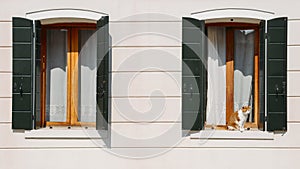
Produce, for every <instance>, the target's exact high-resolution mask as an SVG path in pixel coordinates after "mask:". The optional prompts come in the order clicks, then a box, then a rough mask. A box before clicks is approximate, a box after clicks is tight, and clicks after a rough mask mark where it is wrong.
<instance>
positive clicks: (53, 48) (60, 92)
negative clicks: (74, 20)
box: [46, 29, 67, 122]
mask: <svg viewBox="0 0 300 169" xmlns="http://www.w3.org/2000/svg"><path fill="white" fill-rule="evenodd" d="M46 78H47V80H46V86H47V87H46V121H51V122H65V121H66V115H67V104H66V101H67V30H64V29H52V30H47V70H46Z"/></svg>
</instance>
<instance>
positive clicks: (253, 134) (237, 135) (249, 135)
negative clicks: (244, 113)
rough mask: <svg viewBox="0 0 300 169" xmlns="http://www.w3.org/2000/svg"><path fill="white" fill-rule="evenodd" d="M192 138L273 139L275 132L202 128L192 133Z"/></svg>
mask: <svg viewBox="0 0 300 169" xmlns="http://www.w3.org/2000/svg"><path fill="white" fill-rule="evenodd" d="M190 138H191V139H220V140H222V139H223V140H225V139H226V140H227V139H234V140H273V139H274V134H273V133H269V132H263V131H244V132H240V131H228V130H201V131H200V132H198V133H195V134H191V136H190Z"/></svg>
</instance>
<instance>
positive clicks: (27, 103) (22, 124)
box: [12, 17, 34, 130]
mask: <svg viewBox="0 0 300 169" xmlns="http://www.w3.org/2000/svg"><path fill="white" fill-rule="evenodd" d="M33 64H34V63H33V22H32V21H31V20H28V19H24V18H15V17H14V18H13V82H12V87H13V89H12V92H13V93H12V128H13V129H28V130H30V129H32V127H33V93H34V92H33V69H32V67H33Z"/></svg>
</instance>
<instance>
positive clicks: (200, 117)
mask: <svg viewBox="0 0 300 169" xmlns="http://www.w3.org/2000/svg"><path fill="white" fill-rule="evenodd" d="M204 31H205V23H204V21H200V20H197V19H193V18H186V17H184V18H182V129H184V130H201V129H202V128H203V126H204V119H205V113H206V92H207V91H206V83H207V80H206V68H205V65H207V63H206V61H207V59H206V58H205V33H204Z"/></svg>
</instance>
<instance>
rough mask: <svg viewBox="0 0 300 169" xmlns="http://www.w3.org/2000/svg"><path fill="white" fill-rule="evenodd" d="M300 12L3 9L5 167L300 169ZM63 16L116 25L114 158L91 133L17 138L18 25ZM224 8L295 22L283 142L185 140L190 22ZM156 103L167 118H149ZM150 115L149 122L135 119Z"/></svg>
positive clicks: (4, 5) (1, 148) (135, 6)
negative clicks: (96, 15)
mask: <svg viewBox="0 0 300 169" xmlns="http://www.w3.org/2000/svg"><path fill="white" fill-rule="evenodd" d="M299 6H300V1H298V0H291V1H279V0H275V1H270V0H266V1H261V0H252V1H240V0H214V1H194V0H185V1H181V0H174V1H167V0H166V1H155V0H154V1H150V0H126V1H121V0H115V1H108V0H107V1H103V0H85V1H84V2H83V1H77V0H76V1H74V0H61V1H38V0H27V1H26V2H25V1H21V0H12V1H7V0H4V1H3V2H1V6H0V168H1V169H2V168H3V169H17V168H41V166H43V168H45V169H47V168H101V167H103V168H172V169H175V168H178V169H179V168H201V167H204V168H230V169H231V168H240V166H243V167H242V168H246V169H247V168H249V169H250V168H253V167H258V168H272V169H277V168H278V169H281V168H288V169H294V168H295V169H296V168H299V165H300V163H299V162H298V159H299V157H300V151H299V147H300V135H299V132H300V111H299V110H300V107H299V105H300V89H299V83H300V64H299V58H298V57H299V55H300V33H299V30H300V13H299V9H298V8H299ZM58 8H76V9H88V10H93V11H97V12H103V13H107V14H108V15H109V17H110V36H111V38H112V39H111V46H112V85H113V87H112V89H113V91H112V96H111V97H112V135H111V138H112V142H111V143H112V146H113V147H118V148H113V149H107V148H105V143H104V142H103V140H101V139H100V140H99V139H98V140H93V139H89V137H88V136H89V135H88V133H87V138H85V139H75V138H73V139H72V138H71V139H55V138H52V139H29V138H27V137H26V133H25V132H24V131H14V132H13V131H12V130H11V115H12V113H11V100H12V98H11V92H12V91H11V88H12V87H11V81H12V31H11V30H12V22H11V20H12V17H13V16H20V17H26V13H28V12H34V11H39V10H44V9H58ZM218 8H249V9H259V10H264V11H269V12H274V13H275V14H274V17H279V16H287V17H288V18H289V21H288V67H287V69H288V103H287V105H288V131H287V133H285V134H274V139H273V140H263V139H262V140H258V139H250V140H249V139H236V140H229V139H225V140H216V139H209V140H199V139H190V137H189V136H187V137H181V134H182V133H181V132H182V131H181V37H182V31H181V17H183V16H190V13H192V12H198V11H203V10H209V9H218ZM120 85H123V86H121V87H120ZM124 87H125V88H126V90H127V91H126V90H125V89H124ZM156 90H160V91H161V92H159V93H157V92H156ZM151 99H152V100H151ZM153 99H156V100H159V99H162V100H164V101H165V104H164V109H158V110H157V111H156V113H157V112H158V114H157V118H153V116H151V115H150V116H147V112H148V113H149V110H150V109H149V108H151V106H152V104H154V103H155V102H153V101H155V100H153ZM129 104H130V105H129ZM127 106H130V108H127ZM145 112H146V116H134V113H139V115H140V114H143V113H145ZM148 115H149V114H148ZM168 131H169V134H170V135H166V136H162V137H161V138H162V140H159V139H153V138H156V137H159V136H160V135H163V134H164V133H166V132H168ZM66 134H68V130H66ZM212 134H213V133H212ZM124 137H125V138H131V140H130V139H124ZM151 139H153V140H151ZM147 140H150V141H147ZM151 141H153V142H151ZM137 147H140V148H137ZM143 147H144V148H143ZM146 154H149V155H150V156H151V157H149V158H146V156H145V155H146ZM136 158H142V159H136ZM53 161H55V162H53ZM254 161H255V164H253V162H254Z"/></svg>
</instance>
